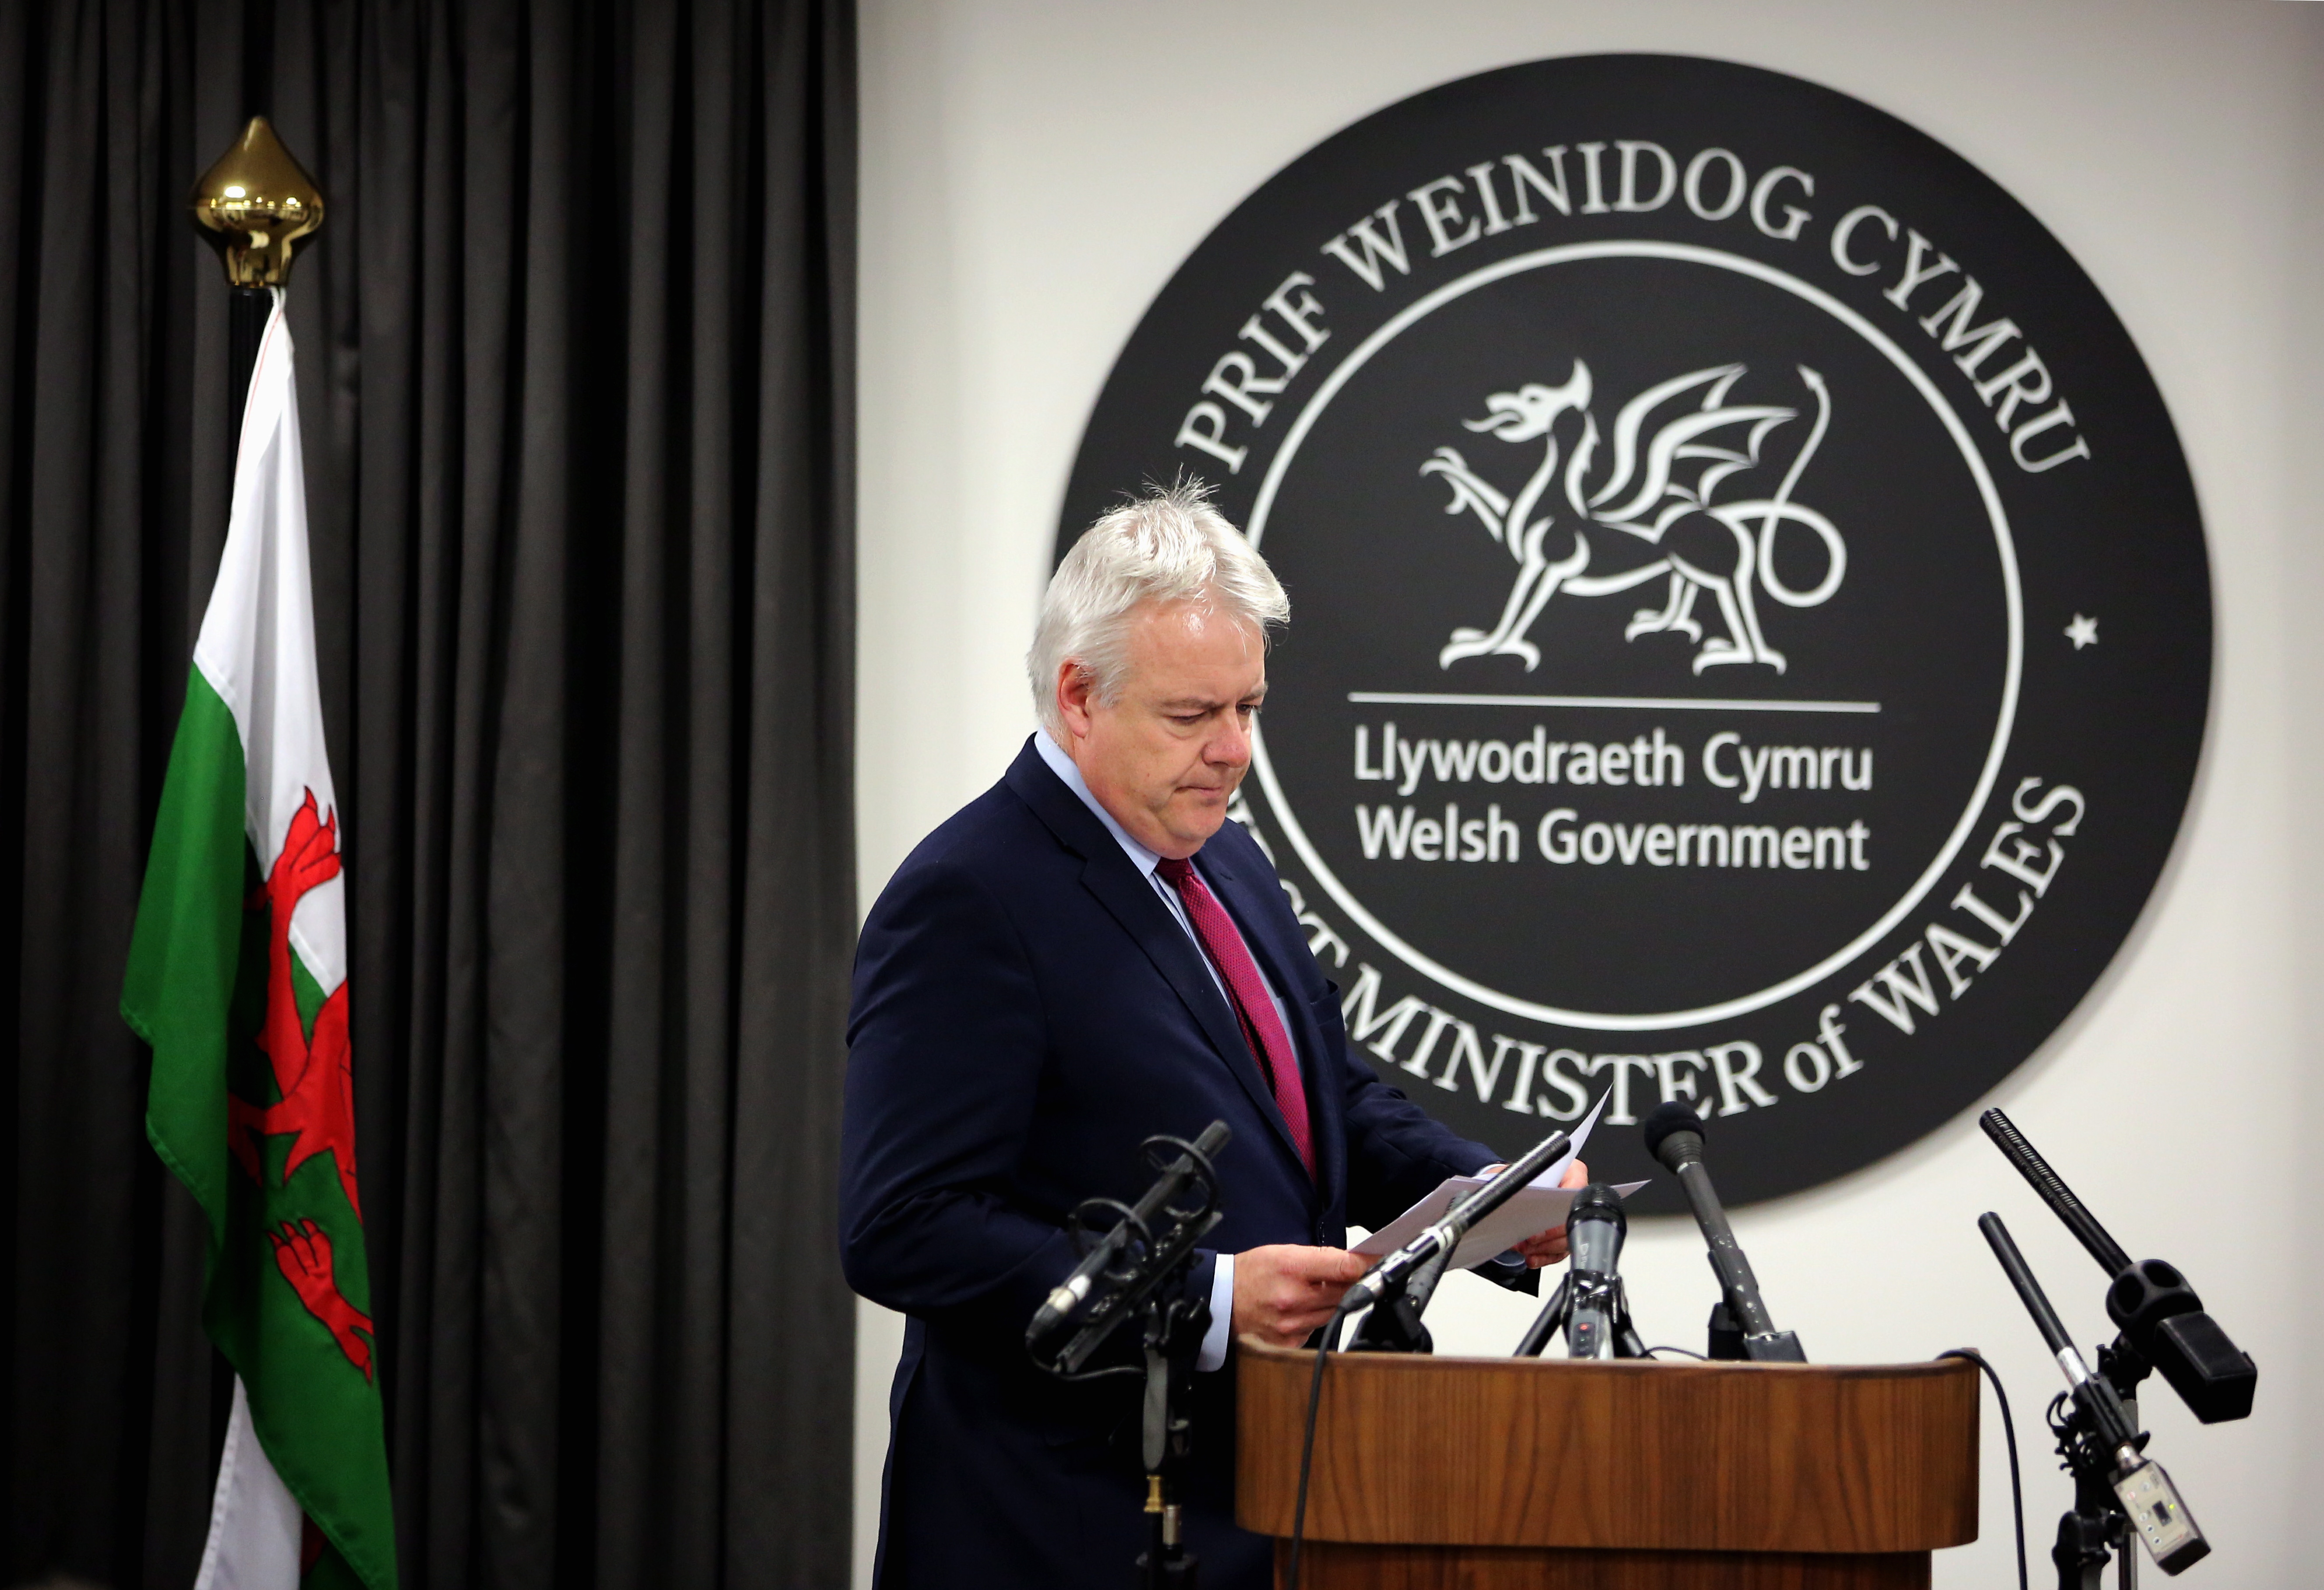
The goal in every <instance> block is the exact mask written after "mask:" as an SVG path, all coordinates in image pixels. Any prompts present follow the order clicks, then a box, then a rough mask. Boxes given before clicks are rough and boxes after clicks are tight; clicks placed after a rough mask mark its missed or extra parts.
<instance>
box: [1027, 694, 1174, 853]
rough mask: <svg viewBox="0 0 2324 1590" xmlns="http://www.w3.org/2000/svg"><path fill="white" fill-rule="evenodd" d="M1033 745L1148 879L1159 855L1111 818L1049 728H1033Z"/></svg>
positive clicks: (1050, 769)
mask: <svg viewBox="0 0 2324 1590" xmlns="http://www.w3.org/2000/svg"><path fill="white" fill-rule="evenodd" d="M1033 749H1034V750H1036V751H1037V752H1039V753H1041V760H1042V761H1043V762H1046V763H1048V764H1049V771H1050V772H1053V773H1055V774H1056V775H1057V777H1058V779H1059V780H1060V781H1063V782H1064V784H1065V788H1066V789H1068V790H1072V791H1073V792H1074V794H1075V795H1077V796H1079V797H1080V798H1081V803H1082V804H1083V805H1084V806H1086V807H1088V808H1089V809H1090V810H1091V811H1093V812H1094V813H1095V814H1096V816H1097V820H1098V821H1100V822H1102V823H1103V824H1104V825H1105V831H1106V832H1107V833H1109V834H1111V835H1112V836H1113V842H1114V843H1115V844H1117V845H1119V846H1121V853H1122V854H1123V855H1126V856H1128V857H1130V864H1131V865H1132V866H1135V867H1136V868H1137V869H1138V871H1139V874H1140V875H1141V876H1143V877H1145V878H1147V879H1148V881H1151V880H1152V878H1153V876H1154V869H1155V868H1156V867H1157V866H1159V865H1160V864H1162V857H1161V856H1160V855H1158V854H1157V853H1156V852H1154V851H1151V850H1148V849H1147V848H1146V846H1143V845H1140V844H1139V842H1138V841H1137V840H1135V839H1133V838H1131V837H1130V830H1129V829H1127V828H1125V827H1122V826H1121V825H1120V823H1118V822H1116V821H1114V820H1113V813H1111V812H1110V811H1108V810H1106V809H1105V808H1104V807H1102V806H1101V805H1099V804H1098V799H1097V797H1096V796H1094V795H1093V794H1091V793H1090V787H1089V784H1088V781H1085V780H1084V778H1083V777H1082V770H1081V769H1080V768H1078V767H1076V766H1074V759H1073V758H1072V757H1070V756H1068V755H1066V754H1065V750H1064V748H1063V747H1061V746H1060V745H1059V744H1057V743H1056V741H1055V740H1053V739H1051V738H1050V737H1049V731H1048V730H1047V729H1036V730H1034V731H1033Z"/></svg>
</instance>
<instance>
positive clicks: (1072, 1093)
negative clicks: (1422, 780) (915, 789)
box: [841, 486, 1580, 1590]
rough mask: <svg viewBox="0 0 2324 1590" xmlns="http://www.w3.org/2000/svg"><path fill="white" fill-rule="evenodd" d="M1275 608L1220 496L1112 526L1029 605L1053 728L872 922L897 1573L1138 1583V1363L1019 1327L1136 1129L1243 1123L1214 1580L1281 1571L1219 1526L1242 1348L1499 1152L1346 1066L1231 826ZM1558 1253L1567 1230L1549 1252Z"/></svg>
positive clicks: (1035, 740)
mask: <svg viewBox="0 0 2324 1590" xmlns="http://www.w3.org/2000/svg"><path fill="white" fill-rule="evenodd" d="M1288 618H1289V604H1288V603H1287V602H1286V599H1285V597H1284V595H1283V590H1282V587H1280V586H1278V585H1277V583H1276V579H1275V577H1274V575H1273V574H1272V573H1271V572H1270V571H1269V570H1268V567H1267V565H1266V563H1265V562H1264V561H1263V560H1262V559H1260V558H1259V554H1258V553H1257V552H1256V551H1255V550H1252V549H1251V547H1250V544H1249V543H1248V542H1247V541H1244V540H1243V539H1242V537H1241V536H1240V534H1238V533H1237V532H1235V530H1234V528H1233V527H1232V526H1231V525H1230V524H1228V523H1227V522H1226V521H1225V520H1224V519H1223V518H1222V517H1221V516H1220V515H1219V514H1218V513H1217V512H1216V511H1215V510H1213V508H1212V507H1211V506H1210V505H1209V504H1207V503H1206V502H1205V501H1204V500H1203V493H1202V491H1201V490H1200V488H1198V487H1192V486H1180V487H1178V488H1176V489H1173V490H1170V491H1162V492H1154V493H1149V494H1148V495H1146V496H1144V497H1141V498H1139V500H1137V501H1134V502H1131V503H1130V504H1126V505H1124V506H1123V507H1121V508H1119V509H1117V510H1115V511H1114V512H1112V513H1108V514H1107V515H1106V516H1105V517H1103V518H1102V519H1100V520H1099V521H1098V522H1096V523H1095V524H1094V525H1093V526H1091V528H1090V530H1089V531H1088V532H1087V533H1086V534H1084V536H1083V537H1082V538H1081V540H1080V541H1078V542H1077V543H1076V544H1075V545H1074V549H1073V550H1072V551H1070V552H1069V553H1068V554H1067V555H1066V557H1065V561H1064V562H1063V563H1062V564H1060V565H1059V566H1058V569H1057V571H1056V575H1055V577H1054V578H1052V579H1051V580H1050V582H1049V588H1048V594H1047V598H1046V599H1045V601H1044V602H1043V605H1042V608H1041V616H1040V623H1039V626H1038V628H1037V631H1036V633H1035V636H1034V642H1033V647H1032V651H1031V653H1030V654H1029V656H1028V660H1027V664H1028V672H1029V674H1030V676H1031V683H1032V686H1033V695H1034V702H1035V706H1036V707H1037V711H1038V716H1039V718H1040V724H1041V727H1040V730H1039V732H1038V733H1037V734H1035V735H1033V736H1032V738H1031V740H1030V742H1029V743H1028V744H1027V746H1026V748H1025V750H1024V751H1023V752H1022V753H1020V754H1019V756H1018V758H1017V760H1016V762H1015V763H1014V764H1013V765H1012V766H1011V767H1010V769H1009V772H1008V773H1007V774H1006V775H1005V776H1004V777H1003V778H1002V779H1001V782H1000V783H998V784H996V785H995V786H994V787H993V788H992V789H991V790H988V791H986V792H985V793H984V794H983V795H982V796H980V797H978V798H977V800H974V801H973V802H972V803H970V804H969V805H968V806H967V807H966V808H964V809H962V810H961V811H960V812H959V813H957V814H955V815H954V817H953V818H951V819H950V820H949V821H947V822H945V824H944V826H943V827H939V828H938V829H936V832H935V833H933V834H931V835H930V836H929V837H927V840H925V841H924V842H923V843H922V844H921V845H920V846H919V848H918V849H917V850H915V851H914V852H913V853H912V855H911V856H910V857H909V859H908V860H907V861H906V862H905V863H904V864H903V866H902V867H901V868H900V869H899V870H898V872H897V874H896V875H895V877H894V878H893V879H892V880H891V881H890V883H889V885H888V887H887V889H886V890H885V891H883V892H882V893H881V897H880V900H879V902H878V903H877V904H876V905H874V906H873V907H872V909H871V916H870V918H869V920H867V921H866V922H865V924H864V928H863V936H862V944H861V947H860V948H859V950H858V952H857V957H856V972H855V991H854V1006H853V1017H852V1020H851V1022H850V1026H849V1034H848V1040H849V1061H848V1075H847V1100H846V1116H845V1124H844V1132H843V1142H842V1168H841V1204H842V1209H841V1246H842V1255H843V1259H844V1263H845V1266H846V1271H847V1276H848V1280H850V1282H851V1283H852V1284H853V1286H854V1287H855V1288H856V1290H859V1291H861V1292H862V1293H863V1294H864V1295H865V1296H866V1297H869V1298H871V1299H874V1300H875V1301H878V1302H881V1303H885V1304H887V1305H888V1306H889V1307H890V1308H899V1309H901V1310H902V1311H903V1312H904V1313H905V1314H906V1315H907V1316H908V1317H909V1318H908V1326H907V1328H906V1333H905V1345H904V1354H903V1360H902V1362H901V1364H899V1366H898V1369H897V1373H896V1381H895V1385H894V1389H893V1391H892V1392H891V1393H890V1405H889V1406H890V1445H889V1454H888V1467H887V1473H886V1479H885V1484H884V1486H883V1494H882V1498H881V1548H880V1567H879V1575H878V1579H879V1583H880V1585H881V1586H883V1590H901V1587H904V1586H921V1585H948V1586H949V1585H1045V1586H1048V1585H1105V1586H1112V1585H1120V1584H1122V1583H1124V1582H1126V1579H1125V1576H1126V1575H1127V1574H1128V1573H1129V1571H1130V1563H1131V1561H1132V1559H1133V1558H1134V1557H1135V1556H1136V1554H1137V1552H1138V1551H1139V1548H1140V1547H1141V1545H1142V1543H1143V1535H1144V1525H1143V1521H1142V1512H1141V1510H1142V1504H1143V1501H1144V1485H1143V1483H1142V1481H1141V1479H1140V1473H1141V1465H1140V1462H1139V1443H1138V1434H1139V1424H1138V1417H1137V1415H1138V1409H1139V1399H1138V1382H1137V1381H1136V1380H1134V1379H1129V1378H1118V1379H1113V1380H1108V1381H1101V1382H1093V1383H1085V1384H1074V1385H1067V1384H1064V1383H1062V1382H1057V1381H1056V1380H1053V1379H1050V1378H1048V1377H1047V1376H1045V1375H1044V1374H1042V1373H1040V1372H1038V1371H1037V1370H1036V1369H1035V1367H1034V1366H1033V1364H1031V1363H1030V1361H1029V1360H1028V1355H1027V1354H1026V1351H1025V1328H1026V1325H1027V1323H1028V1320H1029V1319H1030V1318H1031V1317H1032V1314H1033V1311H1034V1309H1035V1308H1037V1307H1038V1305H1039V1304H1040V1302H1041V1301H1042V1299H1044V1298H1045V1297H1046V1296H1047V1292H1048V1291H1049V1290H1050V1289H1051V1288H1052V1287H1054V1286H1056V1284H1057V1283H1058V1282H1059V1281H1060V1280H1063V1279H1064V1278H1065V1275H1066V1274H1067V1273H1068V1272H1069V1271H1071V1270H1072V1269H1073V1268H1074V1263H1075V1262H1076V1260H1077V1258H1078V1255H1077V1254H1076V1253H1075V1252H1074V1248H1073V1247H1072V1245H1071V1243H1069V1242H1068V1240H1067V1238H1066V1236H1065V1231H1064V1229H1063V1228H1064V1223H1065V1216H1066V1214H1067V1212H1068V1211H1069V1210H1071V1209H1072V1208H1073V1207H1074V1205H1075V1204H1077V1203H1079V1202H1080V1201H1081V1200H1082V1199H1083V1198H1084V1197H1091V1196H1093V1195H1100V1196H1109V1197H1116V1198H1120V1199H1121V1200H1123V1201H1125V1202H1127V1201H1130V1200H1131V1199H1133V1198H1135V1197H1137V1196H1138V1194H1139V1192H1140V1191H1142V1190H1143V1188H1144V1183H1145V1180H1146V1179H1147V1178H1148V1175H1149V1174H1150V1172H1148V1170H1147V1169H1145V1168H1144V1166H1143V1165H1142V1163H1141V1161H1140V1160H1139V1154H1138V1148H1139V1142H1140V1141H1141V1140H1143V1139H1144V1138H1145V1137H1147V1136H1148V1134H1149V1133H1153V1132H1171V1133H1175V1134H1176V1135H1179V1136H1182V1137H1187V1138H1192V1137H1193V1136H1194V1135H1195V1134H1196V1133H1197V1132H1200V1131H1201V1130H1202V1128H1203V1126H1204V1125H1205V1124H1207V1123H1209V1122H1211V1121H1213V1120H1214V1119H1216V1120H1224V1121H1226V1122H1227V1123H1228V1125H1229V1126H1230V1127H1231V1129H1232V1131H1233V1133H1234V1138H1233V1142H1231V1144H1230V1145H1229V1147H1228V1148H1227V1150H1226V1151H1225V1152H1224V1154H1223V1155H1222V1156H1221V1158H1220V1160H1219V1171H1220V1180H1221V1205H1222V1208H1223V1210H1224V1212H1225V1219H1224V1220H1223V1222H1222V1224H1221V1225H1219V1226H1218V1227H1217V1229H1216V1230H1215V1232H1213V1234H1212V1240H1213V1241H1214V1242H1215V1243H1217V1249H1216V1251H1215V1252H1206V1253H1203V1254H1202V1255H1201V1257H1200V1262H1198V1264H1197V1265H1196V1266H1195V1268H1194V1274H1193V1275H1192V1277H1191V1278H1190V1280H1189V1281H1188V1283H1187V1284H1188V1287H1189V1293H1190V1295H1191V1296H1193V1297H1194V1298H1198V1299H1206V1300H1207V1301H1208V1304H1209V1308H1210V1314H1211V1319H1210V1325H1209V1328H1208V1335H1207V1336H1206V1337H1205V1338H1204V1340H1203V1343H1202V1345H1201V1354H1200V1356H1199V1358H1198V1360H1197V1364H1196V1368H1197V1370H1198V1371H1200V1372H1209V1373H1197V1375H1196V1377H1195V1390H1194V1397H1193V1401H1194V1409H1193V1410H1192V1411H1193V1417H1194V1430H1195V1433H1194V1457H1193V1461H1192V1463H1191V1465H1189V1468H1188V1470H1187V1472H1185V1474H1183V1476H1182V1484H1181V1491H1180V1499H1181V1500H1182V1502H1184V1504H1185V1512H1186V1529H1187V1535H1188V1539H1189V1545H1190V1548H1192V1549H1193V1550H1194V1553H1195V1554H1196V1555H1197V1556H1198V1557H1199V1558H1201V1560H1202V1565H1203V1576H1204V1578H1205V1579H1206V1581H1207V1582H1208V1583H1209V1584H1210V1585H1211V1586H1212V1587H1213V1590H1240V1587H1244V1586H1248V1587H1250V1590H1257V1587H1258V1586H1260V1585H1265V1584H1267V1583H1268V1576H1269V1570H1268V1551H1267V1545H1266V1542H1265V1541H1264V1540H1262V1539H1259V1537H1257V1536H1254V1535H1250V1534H1248V1533H1246V1532H1244V1531H1242V1530H1239V1529H1237V1528H1236V1527H1235V1524H1234V1519H1233V1496H1232V1484H1233V1458H1232V1448H1233V1429H1234V1417H1233V1400H1232V1392H1231V1386H1230V1385H1229V1384H1228V1383H1227V1382H1229V1380H1230V1378H1231V1375H1230V1373H1218V1372H1220V1371H1221V1370H1222V1366H1224V1365H1225V1364H1226V1363H1227V1359H1228V1345H1229V1342H1230V1339H1231V1336H1237V1335H1243V1334H1249V1335H1251V1336H1257V1337H1259V1338H1260V1339H1261V1340H1263V1341H1268V1342H1272V1343H1277V1344H1281V1345H1294V1344H1296V1343H1298V1342H1300V1341H1302V1340H1304V1339H1305V1337H1306V1336H1308V1335H1309V1334H1310V1333H1311V1332H1313V1331H1314V1329H1315V1328H1316V1327H1318V1326H1320V1325H1322V1324H1323V1323H1324V1321H1325V1320H1326V1319H1327V1318H1328V1317H1330V1315H1331V1313H1332V1311H1333V1308H1334V1307H1335V1306H1336V1304H1337V1303H1338V1301H1339V1299H1340V1296H1341V1294H1342V1292H1343V1291H1344V1290H1346V1288H1347V1286H1348V1285H1349V1283H1351V1281H1353V1280H1356V1279H1357V1277H1359V1276H1360V1274H1362V1272H1363V1270H1364V1268H1365V1261H1363V1260H1361V1259H1360V1258H1358V1257H1356V1256H1355V1255H1352V1254H1351V1253H1347V1252H1345V1250H1344V1244H1345V1242H1346V1228H1347V1225H1348V1224H1349V1222H1350V1221H1351V1220H1354V1221H1357V1222H1359V1223H1362V1224H1367V1225H1379V1224H1382V1223H1384V1222H1385V1221H1386V1220H1387V1219H1388V1218H1389V1217H1390V1216H1394V1215H1395V1214H1396V1213H1397V1212H1398V1211H1400V1210H1401V1209H1403V1208H1404V1207H1405V1206H1407V1205H1408V1204H1410V1203H1411V1202H1412V1201H1413V1200H1414V1199H1416V1198H1417V1197H1420V1196H1421V1195H1422V1194H1424V1193H1425V1192H1426V1191H1427V1190H1428V1189H1429V1188H1432V1187H1434V1185H1435V1184H1436V1183H1437V1182H1438V1181H1440V1180H1442V1179H1443V1178H1444V1177H1446V1176H1450V1175H1454V1174H1461V1173H1466V1172H1471V1171H1474V1170H1476V1169H1480V1167H1482V1166H1484V1165H1486V1164H1488V1163H1489V1162H1491V1161H1493V1160H1495V1159H1496V1158H1497V1156H1496V1155H1495V1154H1494V1153H1493V1151H1491V1150H1489V1149H1488V1148H1486V1147H1485V1146H1484V1145H1483V1144H1480V1143H1474V1142H1465V1141H1463V1140H1462V1139H1461V1138H1458V1137H1456V1136H1454V1135H1453V1134H1452V1132H1448V1131H1446V1130H1445V1129H1444V1128H1443V1127H1442V1126H1440V1125H1438V1124H1437V1123H1435V1122H1434V1121H1432V1120H1431V1119H1430V1118H1429V1117H1428V1116H1427V1115H1426V1114H1424V1113H1423V1112H1422V1111H1421V1110H1420V1109H1419V1108H1417V1107H1416V1105H1413V1104H1411V1103H1410V1102H1409V1101H1408V1100H1406V1098H1405V1097H1404V1096H1403V1095H1401V1094H1399V1093H1397V1091H1396V1090H1395V1089H1393V1088H1390V1087H1388V1086H1386V1085H1384V1084H1383V1083H1381V1082H1380V1080H1379V1078H1378V1077H1376V1076H1374V1075H1373V1073H1372V1071H1371V1069H1370V1068H1369V1066H1367V1065H1365V1064H1363V1063H1361V1062H1360V1061H1358V1060H1356V1059H1355V1058H1352V1057H1351V1054H1350V1052H1349V1048H1348V1041H1347V1033H1346V1030H1345V1028H1344V1027H1343V1025H1342V1021H1341V1018H1340V1010H1339V1002H1338V995H1337V992H1336V990H1334V989H1333V987H1332V986H1331V985H1329V984H1328V983H1326V982H1325V981H1324V979H1323V973H1322V971H1321V970H1320V968H1319V967H1318V966H1316V964H1315V961H1314V957H1312V956H1310V955H1309V954H1308V952H1307V949H1306V946H1305V939H1304V938H1303V936H1302V934H1301V931H1300V929H1299V926H1298V924H1297V922H1296V921H1295V920H1293V917H1292V915H1291V912H1290V910H1289V908H1288V907H1287V905H1286V902H1285V901H1284V898H1283V894H1282V892H1281V890H1280V888H1279V887H1278V886H1277V883H1276V879H1275V874H1274V870H1273V868H1272V867H1271V866H1269V865H1268V861H1267V858H1266V856H1265V855H1264V854H1263V853H1262V852H1261V851H1260V850H1259V847H1258V846H1257V845H1256V844H1255V843H1254V842H1253V841H1252V840H1251V838H1250V836H1249V835H1247V834H1245V833H1244V832H1243V831H1242V829H1241V828H1240V827H1239V826H1237V825H1235V824H1231V823H1228V822H1227V821H1226V820H1225V819H1226V813H1227V807H1228V804H1229V802H1230V801H1231V800H1232V799H1233V797H1234V793H1235V789H1236V787H1237V785H1238V784H1240V782H1241V780H1242V776H1243V772H1244V771H1245V770H1246V769H1247V768H1248V766H1249V765H1250V735H1251V726H1252V721H1253V719H1254V717H1255V716H1256V715H1257V714H1258V712H1259V704H1260V702H1261V700H1262V699H1263V698H1265V696H1266V693H1267V644H1268V633H1269V632H1270V631H1271V630H1272V629H1275V628H1277V627H1279V626H1281V625H1282V624H1285V623H1286V621H1287V620H1288ZM1198 856H1199V860H1198V859H1197V857H1198ZM1573 1174H1574V1175H1575V1176H1576V1178H1577V1179H1578V1177H1579V1176H1580V1169H1579V1168H1578V1167H1577V1168H1576V1170H1575V1172H1574V1173H1573ZM1562 1253H1563V1235H1562V1234H1558V1233H1545V1234H1543V1235H1542V1236H1539V1237H1536V1238H1535V1239H1534V1241H1533V1242H1532V1243H1528V1244H1526V1255H1527V1258H1528V1259H1529V1260H1530V1261H1531V1262H1533V1263H1535V1264H1541V1263H1546V1262H1550V1261H1551V1260H1552V1259H1553V1258H1555V1257H1559V1256H1562Z"/></svg>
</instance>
